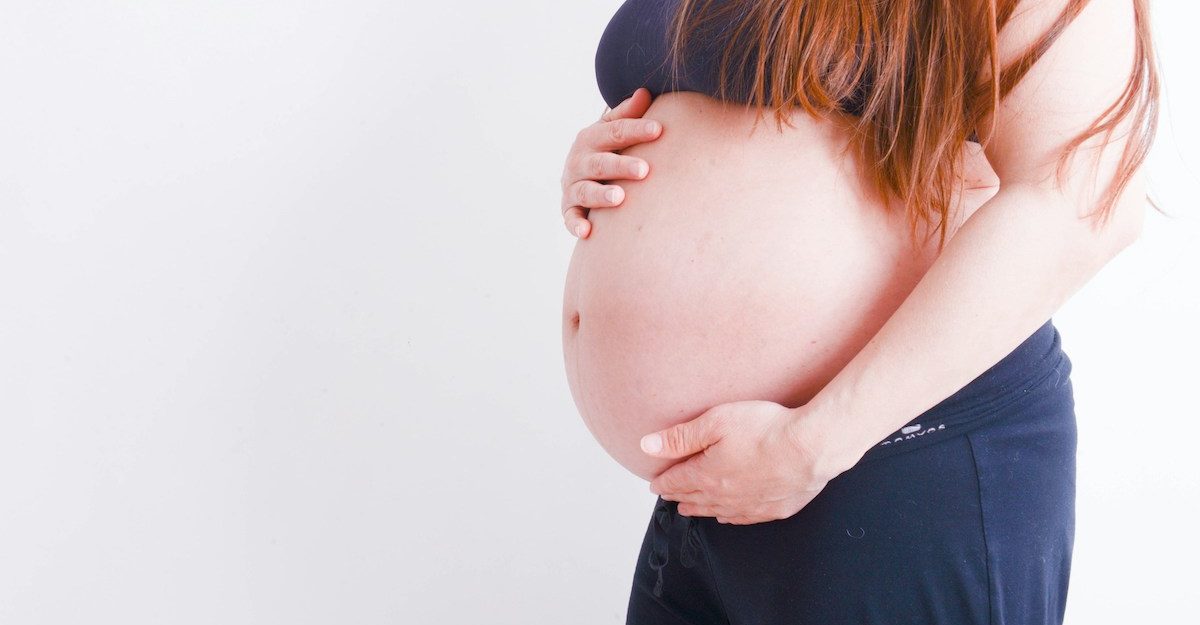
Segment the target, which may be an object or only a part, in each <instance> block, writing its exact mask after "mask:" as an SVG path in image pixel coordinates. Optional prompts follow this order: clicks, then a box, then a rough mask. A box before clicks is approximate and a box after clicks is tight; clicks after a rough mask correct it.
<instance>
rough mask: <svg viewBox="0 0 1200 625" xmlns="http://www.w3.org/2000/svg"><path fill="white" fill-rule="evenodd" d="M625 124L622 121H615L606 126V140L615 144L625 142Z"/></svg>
mask: <svg viewBox="0 0 1200 625" xmlns="http://www.w3.org/2000/svg"><path fill="white" fill-rule="evenodd" d="M626 134H627V133H626V124H625V123H624V120H617V121H614V122H610V123H609V124H608V138H609V139H611V140H612V141H615V142H618V143H619V142H621V141H624V140H625V135H626Z"/></svg>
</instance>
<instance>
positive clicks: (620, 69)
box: [596, 0, 862, 115]
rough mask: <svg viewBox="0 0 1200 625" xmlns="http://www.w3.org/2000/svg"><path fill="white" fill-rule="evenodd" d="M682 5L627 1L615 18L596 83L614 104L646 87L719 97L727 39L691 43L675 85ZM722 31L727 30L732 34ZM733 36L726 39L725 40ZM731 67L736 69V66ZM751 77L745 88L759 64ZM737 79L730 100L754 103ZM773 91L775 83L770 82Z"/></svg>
mask: <svg viewBox="0 0 1200 625" xmlns="http://www.w3.org/2000/svg"><path fill="white" fill-rule="evenodd" d="M678 8H679V0H625V2H624V4H622V5H621V6H620V7H619V8H618V9H617V12H616V13H615V14H614V15H613V16H612V19H610V20H609V22H608V26H606V27H605V29H604V34H603V35H601V36H600V44H599V46H598V47H597V48H596V83H597V84H598V85H599V87H600V95H601V96H603V98H604V101H605V102H606V103H608V106H609V107H616V106H617V105H618V104H620V103H621V101H622V100H625V99H626V98H628V97H629V96H631V95H633V92H634V91H636V90H637V89H638V87H646V88H647V89H649V90H650V95H651V96H657V95H659V94H661V93H666V92H668V91H695V92H698V93H703V94H706V95H709V96H711V97H713V98H717V97H719V96H718V93H717V92H718V83H717V70H718V69H719V64H720V61H721V52H722V50H723V49H724V47H723V46H722V45H717V44H720V43H723V41H722V40H721V37H720V36H719V35H718V36H717V37H701V36H697V38H696V40H695V41H694V42H692V43H690V44H689V48H690V49H689V50H688V52H689V53H690V54H691V56H688V57H687V59H686V62H685V63H684V64H683V65H682V66H681V68H680V71H679V83H678V84H676V85H672V84H671V67H670V66H669V65H668V64H667V50H668V48H669V43H670V41H669V38H670V33H669V32H668V31H669V28H670V20H671V17H672V16H673V15H674V13H675V12H676V11H677V10H678ZM727 32H728V31H727V30H725V29H722V32H721V34H722V35H725V34H727ZM727 40H728V37H726V38H725V41H727ZM730 71H731V72H732V71H736V69H735V68H733V67H732V66H731V68H730ZM744 71H745V72H746V80H744V81H743V86H744V87H745V88H746V89H747V91H748V89H749V86H750V84H751V81H750V79H751V78H753V74H752V72H753V66H752V65H751V64H747V67H746V68H744ZM736 86H737V85H736V83H734V84H730V85H729V92H730V99H731V100H734V101H737V102H742V103H744V102H747V101H749V99H750V98H749V94H748V93H738V92H736V91H735V89H736ZM766 89H767V93H768V94H770V84H769V83H768V84H767V85H766ZM861 100H862V94H861V90H860V93H859V94H856V97H854V98H852V99H851V100H850V101H848V102H846V103H844V104H843V107H842V108H843V110H844V111H845V112H847V113H850V114H852V115H857V114H858V113H859V111H860V105H861Z"/></svg>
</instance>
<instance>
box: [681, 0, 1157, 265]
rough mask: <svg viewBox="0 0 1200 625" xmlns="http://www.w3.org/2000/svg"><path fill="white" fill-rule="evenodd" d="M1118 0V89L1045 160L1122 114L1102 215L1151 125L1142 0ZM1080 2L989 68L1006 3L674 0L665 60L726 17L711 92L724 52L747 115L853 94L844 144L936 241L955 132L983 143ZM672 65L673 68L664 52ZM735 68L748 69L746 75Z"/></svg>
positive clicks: (1064, 159) (955, 152) (837, 104)
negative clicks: (1123, 8)
mask: <svg viewBox="0 0 1200 625" xmlns="http://www.w3.org/2000/svg"><path fill="white" fill-rule="evenodd" d="M1131 1H1132V2H1133V5H1134V11H1135V22H1136V39H1137V42H1136V52H1135V59H1134V65H1133V69H1132V71H1131V72H1130V76H1129V78H1128V80H1127V82H1126V84H1125V89H1124V91H1123V92H1122V93H1121V94H1120V96H1119V97H1118V98H1117V99H1116V101H1114V102H1113V103H1112V104H1111V105H1110V106H1109V107H1108V108H1107V109H1106V110H1105V111H1104V112H1103V114H1102V115H1100V116H1099V117H1098V118H1097V119H1096V120H1095V121H1093V122H1092V124H1091V126H1090V127H1088V128H1087V129H1086V130H1085V131H1083V132H1082V133H1080V134H1079V135H1078V136H1077V137H1075V138H1073V139H1072V140H1071V141H1070V142H1068V144H1067V146H1066V147H1065V148H1064V150H1063V152H1062V154H1061V156H1060V159H1059V161H1058V169H1057V175H1058V177H1059V180H1060V181H1061V180H1062V179H1063V176H1064V172H1065V171H1066V165H1067V163H1068V160H1069V158H1070V157H1071V155H1072V153H1074V152H1075V151H1076V150H1077V149H1078V148H1079V147H1080V146H1081V145H1082V144H1083V143H1085V142H1086V141H1088V140H1089V139H1090V138H1092V137H1095V136H1097V135H1099V134H1101V133H1103V134H1104V135H1105V141H1108V140H1109V139H1110V138H1111V137H1112V134H1113V132H1114V131H1115V130H1116V129H1117V128H1118V126H1119V125H1121V124H1123V123H1128V124H1129V125H1130V127H1131V131H1130V135H1129V137H1128V141H1127V142H1126V144H1125V147H1124V151H1123V152H1122V155H1121V159H1120V162H1119V164H1118V166H1117V171H1116V173H1115V175H1114V176H1113V179H1112V181H1111V182H1110V184H1109V186H1108V188H1107V189H1106V190H1105V192H1104V194H1103V196H1102V197H1101V199H1100V203H1099V206H1098V208H1097V213H1098V214H1099V215H1100V219H1101V221H1102V222H1103V221H1106V220H1107V218H1108V216H1109V214H1110V213H1111V211H1112V209H1113V206H1114V205H1115V203H1116V201H1117V198H1118V197H1119V196H1120V195H1121V193H1122V192H1123V191H1124V189H1125V187H1126V186H1127V185H1128V183H1129V181H1130V180H1131V179H1132V177H1133V176H1134V174H1135V173H1136V172H1137V169H1138V168H1139V167H1140V166H1141V164H1142V162H1143V161H1144V160H1145V157H1146V153H1147V152H1148V150H1149V148H1150V144H1151V143H1152V142H1153V139H1154V135H1155V132H1156V130H1157V120H1158V115H1157V113H1158V99H1159V79H1158V71H1157V68H1156V65H1155V62H1154V49H1153V45H1152V41H1151V35H1150V20H1149V6H1148V0H1131ZM1087 3H1088V0H1069V1H1068V4H1067V6H1066V7H1065V8H1064V9H1063V11H1062V12H1061V13H1060V14H1059V15H1058V17H1057V19H1056V20H1055V21H1054V23H1053V24H1052V25H1051V26H1050V27H1049V28H1048V29H1047V30H1046V32H1044V33H1042V35H1041V36H1040V37H1039V38H1037V39H1036V40H1035V41H1034V42H1033V43H1032V44H1031V45H1030V46H1029V47H1028V48H1027V49H1026V50H1025V51H1024V52H1023V54H1021V56H1019V57H1018V58H1016V59H1015V60H1014V61H1012V62H1010V63H1009V64H1008V65H1007V66H1005V67H1003V68H1001V67H999V57H998V47H999V46H998V36H999V32H1000V30H1001V29H1002V28H1004V26H1005V24H1006V23H1008V21H1009V19H1010V18H1011V16H1012V13H1013V11H1014V9H1015V8H1016V5H1017V0H973V1H972V0H727V1H721V2H714V0H681V4H680V6H679V10H678V11H677V12H676V13H675V15H674V18H673V19H672V23H671V24H672V25H671V29H672V43H671V46H670V58H671V59H679V58H686V55H685V54H683V51H684V49H685V47H686V46H687V45H688V44H689V42H690V39H691V37H692V36H693V35H694V34H699V33H703V32H704V31H705V30H706V29H709V28H711V27H714V26H720V25H722V24H732V26H731V31H730V32H729V33H728V39H727V40H726V42H727V43H726V45H725V46H724V49H723V51H722V53H721V61H720V65H719V79H718V84H719V85H720V87H719V88H720V93H719V98H720V99H722V100H728V99H730V97H729V96H730V90H729V88H728V85H729V82H730V81H729V80H728V79H729V77H730V67H731V66H732V65H733V64H734V63H735V62H736V67H738V68H741V69H742V70H744V71H739V72H735V73H733V78H734V79H735V80H736V81H737V82H735V83H734V87H733V88H734V89H735V90H736V93H746V92H747V86H748V87H749V93H750V96H749V102H748V103H747V106H751V105H755V106H758V107H761V108H760V113H759V116H760V117H761V115H762V110H763V109H765V108H770V109H772V110H773V111H774V114H775V119H776V123H777V124H781V123H788V125H790V123H789V122H788V121H787V119H786V118H787V116H788V114H789V109H790V108H793V107H796V106H799V107H802V108H803V109H804V110H805V111H806V112H808V113H809V114H811V115H815V116H822V115H823V114H826V113H831V112H834V111H837V110H839V109H840V108H841V106H842V103H843V102H845V101H847V100H850V99H852V98H854V99H857V100H858V101H859V102H860V103H861V111H862V113H861V115H860V116H859V117H858V118H857V120H856V121H855V122H854V131H855V132H854V133H853V135H854V137H855V138H856V140H855V142H854V146H853V147H856V148H857V152H858V154H859V156H860V157H861V158H862V159H863V162H864V163H870V164H872V165H873V166H872V167H869V168H867V170H868V171H869V172H871V174H870V175H871V178H872V180H871V182H872V183H873V184H874V186H875V188H876V189H878V190H879V191H880V192H881V193H883V194H885V196H888V197H894V198H898V199H900V200H901V201H902V202H903V205H904V206H905V211H906V213H907V216H908V218H909V223H910V226H911V232H912V234H913V236H914V238H915V236H916V232H917V229H918V226H919V224H920V223H921V222H924V223H926V224H931V223H933V221H934V218H935V217H936V218H937V227H938V230H939V241H938V245H939V249H940V247H941V246H942V245H943V244H944V243H945V238H946V227H947V222H948V221H949V220H948V214H949V210H950V208H951V198H952V194H953V192H954V190H955V187H956V186H958V185H961V183H962V164H961V161H960V160H959V155H960V153H961V150H962V145H963V142H964V141H967V140H969V139H974V138H976V137H980V136H981V137H983V138H982V140H981V142H982V143H986V142H987V140H988V138H989V137H990V136H992V134H994V131H995V128H994V125H995V119H994V116H992V120H993V121H992V127H990V128H978V125H980V124H981V123H982V121H983V120H985V119H987V118H989V116H991V114H992V113H993V112H994V111H995V110H996V109H997V108H998V106H999V102H1000V100H1001V98H1003V97H1004V96H1005V95H1007V94H1008V93H1009V91H1011V90H1012V89H1013V87H1014V86H1015V85H1016V84H1017V83H1018V82H1019V81H1020V80H1021V79H1022V78H1023V77H1024V76H1025V74H1026V73H1027V72H1028V71H1029V69H1030V68H1031V67H1032V66H1033V64H1034V63H1036V62H1037V60H1038V59H1039V58H1041V56H1042V55H1043V54H1044V53H1045V52H1046V50H1048V49H1049V48H1050V46H1051V45H1052V44H1053V43H1054V41H1055V40H1056V39H1057V38H1058V37H1059V35H1060V34H1061V33H1062V32H1063V30H1064V29H1065V28H1066V27H1067V26H1068V25H1069V24H1070V23H1071V22H1072V21H1073V20H1074V19H1075V17H1076V16H1078V15H1079V13H1080V12H1081V11H1082V10H1083V8H1084V6H1085V5H1087ZM734 42H738V43H737V45H735V44H734ZM743 42H748V45H743ZM981 43H983V44H986V45H980V44H981ZM735 55H736V58H735ZM672 67H673V68H674V70H675V71H676V72H678V71H679V64H678V63H672ZM748 74H752V77H753V78H752V81H751V84H749V85H746V84H745V81H746V76H747V75H748ZM676 75H677V74H676ZM768 84H769V85H772V86H773V87H772V88H770V89H769V90H768V87H767V85H768ZM768 91H769V92H770V93H769V96H768ZM755 123H756V124H757V119H756V120H755ZM1156 208H1157V207H1156Z"/></svg>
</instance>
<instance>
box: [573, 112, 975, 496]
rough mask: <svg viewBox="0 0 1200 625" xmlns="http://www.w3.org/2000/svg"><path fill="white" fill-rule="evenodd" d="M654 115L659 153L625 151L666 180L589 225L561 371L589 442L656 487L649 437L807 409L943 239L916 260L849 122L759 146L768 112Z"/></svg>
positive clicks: (636, 187) (595, 213)
mask: <svg viewBox="0 0 1200 625" xmlns="http://www.w3.org/2000/svg"><path fill="white" fill-rule="evenodd" d="M645 117H646V118H650V119H656V120H659V121H661V122H662V125H663V133H662V135H661V137H660V138H658V139H657V140H655V141H653V142H650V143H645V144H640V145H636V146H633V147H632V148H630V149H627V150H625V151H624V153H625V154H631V155H636V156H638V157H641V158H643V159H645V160H646V161H647V162H649V163H650V175H649V176H648V177H647V178H646V179H645V180H641V181H627V180H622V181H620V182H619V183H620V184H621V185H622V186H623V187H624V189H625V191H626V196H625V201H624V202H623V204H622V205H621V206H619V207H617V208H611V209H594V210H592V211H591V213H590V215H589V219H590V220H591V221H592V232H591V234H590V235H589V236H588V238H587V239H582V240H579V241H578V243H577V244H576V247H575V251H574V254H573V255H572V257H571V263H570V267H569V269H568V273H567V279H566V289H565V293H564V301H563V355H564V359H565V365H566V370H567V376H568V381H569V384H570V388H571V393H572V396H573V397H574V399H575V403H576V405H577V407H578V408H579V411H580V414H581V416H582V417H583V419H584V422H585V423H586V424H587V427H588V428H589V430H590V431H591V432H592V434H593V435H594V436H595V437H596V439H597V440H598V441H599V442H600V444H601V445H602V446H603V447H604V449H605V450H606V451H607V452H608V453H609V454H610V455H611V456H612V457H613V458H614V459H615V460H617V461H618V462H619V463H621V464H622V465H623V466H624V467H626V468H627V469H628V470H630V471H631V472H633V473H634V474H636V475H639V476H641V477H643V478H645V479H651V478H652V477H654V476H655V475H657V474H658V473H659V472H661V471H662V470H663V469H665V468H666V467H667V466H669V465H670V464H672V461H664V460H655V459H653V458H650V457H649V456H646V455H645V454H643V453H642V452H641V451H640V450H639V448H638V441H639V439H640V437H641V436H642V435H644V434H647V433H649V432H653V431H657V430H660V429H663V428H665V427H669V426H670V425H673V424H675V423H680V422H683V421H687V420H690V419H692V418H694V417H696V416H697V415H699V414H700V413H702V412H703V411H704V410H706V409H707V408H709V407H711V406H713V405H716V404H719V403H724V402H729V401H736V400H745V399H760V400H770V401H775V402H778V403H781V404H784V405H787V406H798V405H801V404H804V403H806V402H807V401H808V400H809V399H810V398H811V397H812V396H813V395H814V394H815V393H816V392H817V391H818V390H819V389H820V388H821V387H822V386H823V385H824V384H825V383H826V382H827V381H828V380H830V379H831V378H832V377H833V376H834V374H836V373H837V371H838V370H839V369H840V368H841V367H842V366H843V365H844V364H845V363H846V362H848V361H849V360H850V358H852V357H853V356H854V354H855V353H857V352H858V350H859V349H860V348H861V347H862V346H863V345H865V344H866V342H867V341H868V340H869V339H870V337H871V336H873V335H874V333H875V331H876V330H877V329H878V328H879V327H880V326H881V325H882V324H883V322H884V321H885V320H886V319H887V318H888V317H889V316H890V315H891V313H892V311H894V310H895V309H896V308H897V307H898V306H899V305H900V303H901V302H902V301H903V299H904V298H905V296H906V295H907V294H908V293H909V292H910V291H911V290H912V288H913V287H914V286H915V285H916V283H917V281H918V280H919V279H920V277H921V276H922V274H923V273H924V272H925V270H926V269H927V268H928V266H929V265H930V263H932V262H933V260H934V258H935V256H936V235H935V236H933V237H931V238H929V239H928V240H929V243H928V244H925V245H923V246H920V247H918V248H917V249H914V248H913V247H912V246H911V243H910V240H909V237H908V224H907V222H906V221H905V218H904V216H903V214H902V213H901V212H900V211H899V210H894V209H893V210H889V209H888V207H887V206H886V205H885V203H884V202H883V201H882V200H881V199H880V198H879V197H877V196H876V195H874V194H873V193H872V192H871V191H870V190H869V188H868V187H867V185H866V184H865V182H864V180H863V179H862V176H861V175H860V174H859V170H858V166H857V165H856V163H855V160H854V158H853V157H852V156H851V154H850V153H849V152H846V153H845V154H844V155H843V153H842V152H841V150H842V148H843V147H844V146H845V145H846V142H847V140H848V135H847V133H846V131H845V130H844V129H843V126H842V125H841V124H840V123H839V122H838V121H836V120H835V121H817V120H815V119H813V118H810V117H808V116H806V115H804V114H803V113H797V114H796V118H795V120H794V121H793V123H794V124H795V127H794V128H792V127H787V126H784V127H783V130H782V132H780V131H778V130H777V128H776V126H775V124H774V122H773V121H772V120H771V119H770V115H767V116H765V117H764V119H763V120H762V121H760V123H759V126H758V127H757V128H756V129H755V130H754V133H753V135H750V134H749V132H750V128H751V125H752V122H753V118H754V115H753V113H752V112H750V111H747V110H746V109H744V108H743V107H742V106H740V105H729V106H728V107H725V108H722V106H721V103H719V102H717V101H716V100H714V99H712V98H711V97H709V96H707V95H703V94H700V93H695V92H672V93H664V94H662V95H659V96H658V97H657V98H656V99H655V100H654V102H653V103H652V105H651V106H650V109H649V110H648V111H647V113H646V114H645ZM970 210H971V207H966V206H964V207H961V208H960V212H959V214H957V215H956V216H955V219H954V221H953V223H954V224H957V223H961V221H962V220H963V219H965V218H966V217H967V216H968V215H969V212H970ZM954 229H955V228H954V227H952V228H951V229H950V232H949V233H948V235H952V234H953V230H954Z"/></svg>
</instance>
